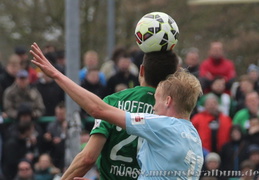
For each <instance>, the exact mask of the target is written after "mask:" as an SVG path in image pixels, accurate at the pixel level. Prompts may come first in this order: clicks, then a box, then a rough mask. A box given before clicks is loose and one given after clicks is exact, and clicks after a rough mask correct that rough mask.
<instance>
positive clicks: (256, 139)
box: [245, 117, 259, 146]
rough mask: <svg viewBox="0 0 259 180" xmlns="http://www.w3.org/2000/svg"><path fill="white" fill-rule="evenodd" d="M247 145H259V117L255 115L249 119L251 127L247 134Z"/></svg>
mask: <svg viewBox="0 0 259 180" xmlns="http://www.w3.org/2000/svg"><path fill="white" fill-rule="evenodd" d="M245 142H246V146H249V145H252V144H256V145H259V118H258V117H253V118H251V119H249V128H248V131H247V134H246V136H245Z"/></svg>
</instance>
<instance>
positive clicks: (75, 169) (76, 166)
mask: <svg viewBox="0 0 259 180" xmlns="http://www.w3.org/2000/svg"><path fill="white" fill-rule="evenodd" d="M82 155H83V154H82V153H79V154H78V155H77V156H76V157H75V159H74V160H73V161H72V163H71V165H70V166H69V168H68V169H67V170H66V171H65V173H64V174H63V176H62V177H61V180H73V178H74V177H83V176H84V175H85V174H86V173H87V172H88V171H89V170H90V169H91V168H92V166H93V165H94V162H92V163H89V164H88V163H86V162H85V161H84V157H82Z"/></svg>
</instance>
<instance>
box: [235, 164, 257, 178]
mask: <svg viewBox="0 0 259 180" xmlns="http://www.w3.org/2000/svg"><path fill="white" fill-rule="evenodd" d="M254 168H255V166H254V163H253V162H251V161H250V160H245V161H243V162H242V163H241V173H242V175H243V176H242V177H240V178H239V180H251V179H255V180H257V178H255V177H254V175H255V174H254V170H255V169H254Z"/></svg>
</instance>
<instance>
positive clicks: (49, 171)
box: [34, 154, 60, 180]
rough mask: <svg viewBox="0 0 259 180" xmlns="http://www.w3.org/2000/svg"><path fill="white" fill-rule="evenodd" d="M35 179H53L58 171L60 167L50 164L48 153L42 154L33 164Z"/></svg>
mask: <svg viewBox="0 0 259 180" xmlns="http://www.w3.org/2000/svg"><path fill="white" fill-rule="evenodd" d="M34 169H35V180H53V179H54V177H55V175H57V174H59V173H60V169H58V168H57V167H55V166H54V165H53V164H52V159H51V157H50V155H49V154H42V155H40V157H39V160H38V162H37V163H35V165H34Z"/></svg>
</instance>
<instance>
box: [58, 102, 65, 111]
mask: <svg viewBox="0 0 259 180" xmlns="http://www.w3.org/2000/svg"><path fill="white" fill-rule="evenodd" d="M65 107H66V104H65V102H64V101H60V102H59V103H58V104H57V105H56V108H60V109H63V108H65Z"/></svg>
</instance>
